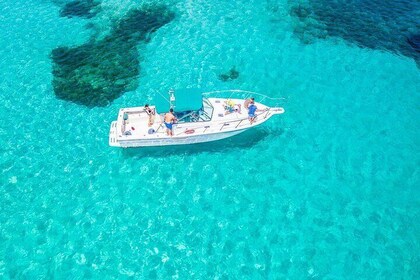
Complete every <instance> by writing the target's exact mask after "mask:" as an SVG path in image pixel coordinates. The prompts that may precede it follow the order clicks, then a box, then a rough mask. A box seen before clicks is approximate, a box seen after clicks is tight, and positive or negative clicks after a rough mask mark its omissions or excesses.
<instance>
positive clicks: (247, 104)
mask: <svg viewBox="0 0 420 280" xmlns="http://www.w3.org/2000/svg"><path fill="white" fill-rule="evenodd" d="M251 102H254V97H251V98H248V99H246V100H245V102H244V108H246V109H248V107H249V105H250V104H251Z"/></svg>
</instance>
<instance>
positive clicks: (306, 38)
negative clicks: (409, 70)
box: [290, 0, 420, 62]
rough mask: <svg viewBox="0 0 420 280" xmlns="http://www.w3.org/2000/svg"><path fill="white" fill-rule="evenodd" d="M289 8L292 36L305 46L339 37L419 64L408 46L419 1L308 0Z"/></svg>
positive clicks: (419, 16)
mask: <svg viewBox="0 0 420 280" xmlns="http://www.w3.org/2000/svg"><path fill="white" fill-rule="evenodd" d="M290 5H291V9H290V14H291V15H292V16H294V17H295V18H297V19H298V21H297V23H296V25H295V29H294V34H295V35H296V36H297V37H298V38H299V39H300V40H301V41H302V42H303V43H305V44H310V43H313V42H314V41H316V40H317V39H325V38H329V37H339V38H342V39H344V40H346V41H347V42H350V43H352V44H356V45H357V46H359V47H363V48H370V49H377V50H384V51H390V52H393V53H397V54H402V55H405V56H407V57H412V58H414V59H415V60H416V61H417V62H419V61H420V55H419V53H418V52H417V51H415V47H413V44H412V43H410V42H412V41H411V40H410V38H413V35H414V34H419V32H420V1H412V0H399V1H383V0H370V1H362V0H337V1H329V0H321V1H320V0H308V1H304V2H303V1H302V2H298V3H296V2H295V1H293V2H292V1H290ZM413 48H414V49H413Z"/></svg>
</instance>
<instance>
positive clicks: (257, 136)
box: [122, 128, 284, 159]
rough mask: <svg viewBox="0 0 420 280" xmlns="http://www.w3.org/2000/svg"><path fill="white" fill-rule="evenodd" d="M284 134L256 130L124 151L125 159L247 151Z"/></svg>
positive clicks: (264, 129) (269, 130)
mask: <svg viewBox="0 0 420 280" xmlns="http://www.w3.org/2000/svg"><path fill="white" fill-rule="evenodd" d="M283 133H284V130H283V129H275V130H272V129H268V128H254V129H250V130H247V131H245V132H243V133H240V134H238V135H235V136H233V137H230V138H226V139H222V140H217V141H213V142H207V143H197V144H188V145H174V146H161V147H141V148H127V149H123V151H122V152H123V155H124V156H125V157H138V158H139V159H140V158H145V157H153V158H159V157H168V156H174V155H193V154H201V153H223V152H225V151H228V150H229V151H232V149H247V148H252V146H254V145H256V144H257V143H259V142H261V141H263V140H264V139H265V138H267V137H268V136H270V135H271V136H273V135H274V136H280V135H282V134H283Z"/></svg>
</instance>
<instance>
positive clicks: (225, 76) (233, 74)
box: [219, 67, 239, 82]
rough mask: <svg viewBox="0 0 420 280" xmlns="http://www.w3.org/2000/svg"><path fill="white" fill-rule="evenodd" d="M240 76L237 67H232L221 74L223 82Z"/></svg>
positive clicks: (220, 77)
mask: <svg viewBox="0 0 420 280" xmlns="http://www.w3.org/2000/svg"><path fill="white" fill-rule="evenodd" d="M238 77H239V72H238V71H236V69H235V67H232V68H231V69H230V70H229V71H228V72H227V73H225V74H220V75H219V79H220V80H222V81H223V82H227V81H230V80H235V79H237V78H238Z"/></svg>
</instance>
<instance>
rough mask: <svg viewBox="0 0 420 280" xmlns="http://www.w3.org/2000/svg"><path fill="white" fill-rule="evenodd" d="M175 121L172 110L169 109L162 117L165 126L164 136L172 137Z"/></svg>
mask: <svg viewBox="0 0 420 280" xmlns="http://www.w3.org/2000/svg"><path fill="white" fill-rule="evenodd" d="M175 121H176V117H175V115H174V109H172V108H171V109H170V110H169V112H168V113H166V114H165V117H164V122H165V126H166V134H167V135H168V136H174V132H173V129H172V126H173V124H174V122H175Z"/></svg>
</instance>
